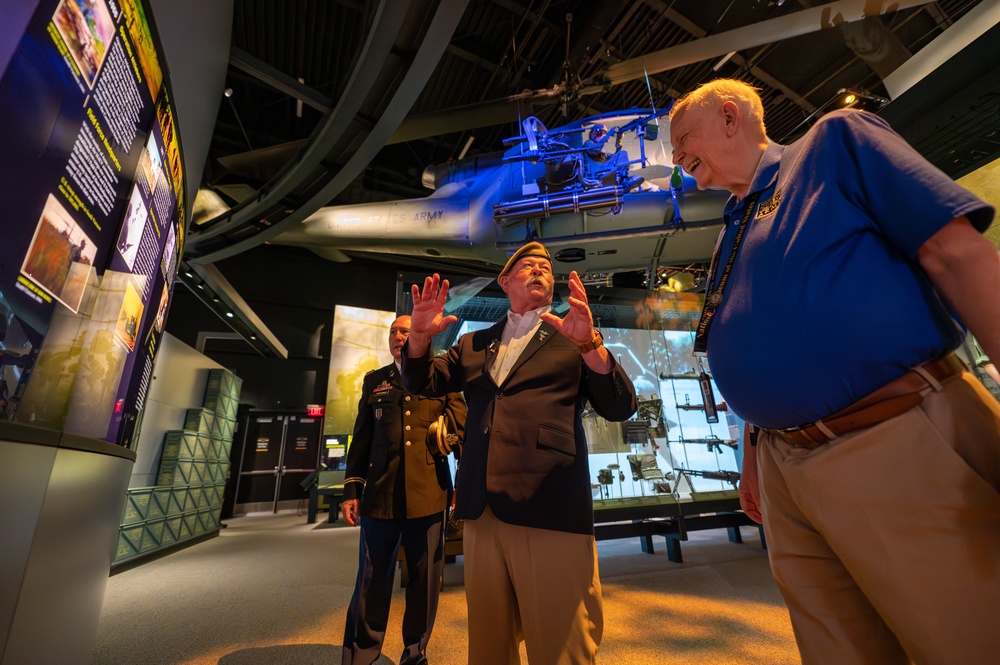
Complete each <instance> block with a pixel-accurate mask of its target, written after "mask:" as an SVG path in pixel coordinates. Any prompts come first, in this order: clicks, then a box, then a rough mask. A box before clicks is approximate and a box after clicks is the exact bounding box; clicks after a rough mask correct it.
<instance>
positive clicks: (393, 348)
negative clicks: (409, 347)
mask: <svg viewBox="0 0 1000 665" xmlns="http://www.w3.org/2000/svg"><path fill="white" fill-rule="evenodd" d="M409 337H410V317H409V315H403V316H398V317H396V320H395V321H393V322H392V324H391V325H390V326H389V353H391V354H392V359H393V360H395V361H396V362H402V358H403V345H404V344H406V340H407V339H409Z"/></svg>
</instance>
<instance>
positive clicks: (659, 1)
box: [192, 0, 996, 254]
mask: <svg viewBox="0 0 1000 665" xmlns="http://www.w3.org/2000/svg"><path fill="white" fill-rule="evenodd" d="M988 1H989V0H987V2H988ZM980 2H981V0H940V1H938V2H930V3H926V4H919V5H918V6H912V7H911V8H909V9H904V10H901V11H897V12H890V13H887V14H884V15H882V16H873V17H870V18H867V19H865V20H864V21H859V22H855V23H850V24H846V25H842V26H841V27H839V28H832V29H826V30H816V31H811V32H809V33H808V34H803V35H800V36H794V37H789V38H782V36H783V35H782V32H783V29H782V28H781V26H780V25H777V24H776V23H775V21H773V19H778V18H779V17H783V16H787V15H789V14H793V13H796V12H802V11H803V10H804V9H807V8H809V7H814V6H820V5H823V4H824V2H822V1H821V0H787V1H785V0H686V1H682V0H675V1H673V2H666V1H663V0H631V1H624V0H609V1H604V2H594V1H592V0H561V1H560V0H461V1H459V2H455V3H452V5H451V7H449V6H446V5H447V3H445V2H429V1H428V2H423V3H420V2H412V3H408V2H395V3H394V2H384V3H379V2H374V1H371V0H369V1H361V0H358V1H354V0H296V1H286V2H273V1H272V0H235V6H234V17H233V44H232V54H233V55H232V61H231V62H232V64H231V66H230V74H229V77H228V85H229V87H230V88H231V90H232V94H231V96H230V97H229V98H228V99H227V100H226V101H225V102H224V103H223V105H222V107H221V109H220V112H219V116H218V122H217V125H216V129H215V134H214V139H213V142H212V146H211V152H210V160H209V164H208V166H207V168H206V177H205V180H206V182H205V183H204V186H206V187H209V188H212V189H214V190H215V191H216V192H218V193H220V194H222V195H223V197H224V198H226V199H227V201H228V202H230V203H238V202H240V201H241V200H244V199H246V198H248V197H249V196H251V195H252V196H258V194H257V192H259V191H260V190H261V189H262V188H266V187H267V186H268V184H269V182H270V183H271V184H273V183H274V182H275V180H274V179H275V177H276V176H277V177H279V178H280V177H281V169H283V168H284V169H285V171H286V172H287V170H288V168H289V166H290V164H292V163H294V162H295V160H296V159H300V158H301V156H302V151H303V150H304V149H305V147H307V146H308V144H310V143H313V142H315V141H316V140H317V138H318V134H319V133H320V132H321V131H323V123H324V120H325V119H329V117H330V116H331V114H332V113H331V109H333V108H334V107H337V106H338V104H339V103H340V102H341V101H342V96H343V95H345V93H347V94H349V93H351V92H352V87H351V86H352V81H351V77H352V75H354V74H355V69H356V67H358V63H359V60H360V59H361V58H362V57H363V56H362V55H360V53H361V52H362V49H364V48H365V46H366V38H368V36H369V35H370V34H371V32H372V31H373V29H374V28H373V26H375V25H376V24H377V23H378V22H379V21H380V20H384V17H382V16H380V15H379V12H380V10H381V11H382V12H383V13H391V12H408V13H407V14H405V16H404V18H403V21H404V22H405V23H406V24H408V25H410V26H412V27H407V28H404V29H402V30H400V31H399V33H398V35H397V39H396V41H395V42H394V43H393V44H392V48H391V50H390V54H389V55H388V56H387V61H389V62H390V64H389V65H388V66H386V67H384V68H383V69H381V70H379V71H377V72H376V71H375V70H373V69H371V68H369V70H367V71H365V70H361V73H362V75H364V74H365V73H367V74H368V75H371V76H375V77H381V78H382V79H388V78H391V77H393V76H395V77H397V78H398V77H401V76H402V75H403V74H404V72H405V69H406V67H407V66H408V65H409V63H410V62H411V61H412V59H413V56H414V54H415V53H416V49H417V48H418V47H419V45H420V41H421V40H422V39H426V38H427V37H428V35H430V37H431V38H433V39H437V40H440V39H441V37H442V31H439V32H437V33H432V32H431V31H430V30H429V29H428V28H427V26H426V25H421V21H423V22H424V23H429V22H430V18H431V16H432V15H433V14H434V13H435V12H447V11H453V8H455V7H457V8H458V9H464V12H463V13H462V15H461V17H460V20H458V22H457V27H456V28H455V29H454V31H453V34H451V35H450V37H449V38H448V41H447V45H446V46H445V47H444V49H443V52H442V53H441V55H440V58H439V60H435V61H433V62H431V63H430V65H428V66H426V67H427V69H428V71H427V73H426V74H425V79H426V84H425V85H423V86H422V88H421V89H420V90H419V92H418V94H416V95H415V96H414V95H410V96H409V97H401V96H397V97H394V98H390V96H389V94H390V93H391V92H393V90H394V88H393V87H392V85H391V84H385V83H380V84H379V85H380V86H382V87H381V89H380V90H379V94H381V95H382V97H380V98H375V100H376V101H375V102H373V103H372V102H368V103H367V107H366V108H361V109H360V111H359V113H358V114H357V115H356V117H355V119H354V122H355V123H359V124H360V125H362V129H361V130H360V131H361V132H363V131H364V130H366V129H370V128H371V127H372V126H374V125H375V123H376V122H377V121H378V120H379V117H380V115H381V114H383V113H385V112H386V111H387V110H392V109H393V108H394V106H398V105H400V104H405V103H410V104H412V106H411V108H409V109H408V110H404V111H403V113H402V115H403V116H404V117H406V119H407V120H406V122H404V123H403V125H402V126H401V127H400V131H398V132H396V134H395V136H394V138H393V139H392V140H391V141H390V144H389V145H384V146H376V149H375V151H373V152H372V154H371V157H370V158H369V159H366V160H365V162H366V163H365V164H364V166H363V168H361V169H360V171H359V172H358V174H357V175H356V176H354V177H351V178H350V179H349V180H347V181H346V182H344V183H343V184H342V185H340V186H339V187H336V188H333V190H334V191H335V194H334V195H333V196H331V197H330V198H329V200H326V201H323V203H324V204H335V203H358V202H367V201H377V200H385V199H392V198H412V197H418V196H425V195H427V194H428V193H429V190H427V189H424V188H423V187H422V186H421V173H422V172H423V170H424V169H425V168H426V167H428V166H430V165H436V164H440V163H443V162H446V161H448V160H453V159H456V158H458V157H459V156H460V155H461V154H462V153H463V150H465V154H466V155H468V156H474V155H477V154H483V153H488V152H493V151H497V150H500V149H502V144H501V141H502V140H503V139H504V138H505V137H509V136H513V135H516V134H518V133H519V132H518V129H517V127H518V125H517V120H518V118H519V117H524V116H526V115H535V116H537V117H539V118H540V119H541V120H542V122H543V123H544V124H545V125H546V126H548V127H553V126H557V125H560V124H563V123H564V122H568V121H572V120H576V119H579V118H581V117H585V116H588V115H594V114H596V113H601V112H605V111H613V110H620V109H625V108H630V107H634V106H639V107H647V108H648V107H650V106H653V107H655V108H663V107H664V106H665V105H667V104H669V103H670V100H671V99H672V98H674V97H675V96H677V95H679V94H682V93H684V92H687V91H689V90H691V89H693V88H695V87H696V86H697V85H699V84H700V83H702V82H704V81H707V80H710V79H712V78H715V77H718V76H727V77H737V78H741V79H744V80H747V81H750V82H751V83H753V84H754V85H756V86H757V87H759V88H760V89H761V94H762V97H763V99H764V104H765V110H766V122H767V126H768V130H769V135H770V136H771V138H772V139H774V140H777V141H779V142H787V141H789V140H791V139H794V138H795V137H797V136H798V135H800V134H801V133H802V132H804V131H805V130H806V129H807V128H808V127H809V126H810V124H811V123H812V122H813V121H814V120H815V119H816V118H818V117H819V116H820V115H822V114H823V113H824V112H825V111H827V110H830V109H831V108H834V107H835V106H836V101H835V100H836V99H837V96H838V91H841V90H843V89H850V90H854V91H858V92H863V93H870V94H871V95H873V96H875V97H880V98H887V97H888V96H889V93H888V92H887V90H886V89H885V88H884V86H883V84H882V79H883V78H884V77H885V76H886V75H888V74H889V73H891V72H892V71H893V70H894V69H895V68H896V67H898V66H899V64H901V63H902V62H905V61H906V60H907V59H908V58H909V57H910V56H911V55H912V54H913V53H915V52H917V51H918V50H920V49H921V48H922V47H924V46H925V45H927V44H928V43H929V42H930V41H932V40H933V39H934V38H935V37H937V36H939V35H940V34H941V33H942V32H943V31H945V30H947V29H948V28H949V27H950V26H951V25H952V24H954V22H955V21H957V20H959V19H960V18H962V17H963V16H964V15H965V14H966V13H968V12H969V11H970V10H972V9H974V8H975V7H976V6H977V5H978V4H980ZM834 4H840V3H834ZM856 4H861V3H856ZM866 4H867V6H869V7H875V8H879V7H880V6H882V5H883V4H885V5H888V4H889V3H881V2H878V1H872V0H869V1H868V2H867V3H866ZM893 4H894V5H899V4H906V3H893ZM910 4H917V3H910ZM829 21H830V22H831V23H836V18H835V17H833V18H830V19H829ZM764 22H767V23H764ZM754 26H758V27H759V30H760V32H761V33H762V34H764V35H766V39H760V38H755V39H753V40H752V41H753V42H760V43H762V45H761V46H755V47H752V48H747V49H746V50H743V51H738V52H735V53H733V54H732V55H731V56H729V57H728V59H725V61H724V62H722V61H723V60H724V56H725V55H726V49H727V48H728V46H726V38H723V39H722V44H721V46H720V45H718V44H715V45H709V44H708V42H707V41H706V38H707V37H711V36H714V35H719V34H720V33H729V34H731V35H733V36H734V37H736V36H737V35H739V34H741V33H746V32H748V31H750V32H751V33H752V32H753V30H754ZM730 31H737V32H730ZM758 37H759V36H758ZM770 40H773V41H770ZM693 42H700V43H702V44H705V48H704V49H701V50H700V51H699V52H698V53H696V55H695V56H694V57H700V56H703V55H705V54H709V55H711V57H708V58H706V59H702V60H698V61H695V62H692V63H691V64H685V65H683V66H679V67H674V68H671V69H668V70H666V71H662V72H658V73H654V74H650V75H648V76H642V75H640V76H638V77H637V78H632V79H631V80H627V81H624V82H621V83H618V84H614V82H613V80H614V78H615V77H614V73H615V72H614V66H615V65H616V64H617V63H622V62H635V61H636V59H637V58H639V57H641V56H644V55H647V54H651V53H655V52H657V51H660V50H662V49H667V48H670V47H676V46H678V45H681V44H688V43H693ZM688 45H692V44H688ZM713 50H714V51H716V52H718V53H719V54H721V55H715V54H714V53H713ZM393 60H395V61H397V63H396V64H395V65H393V64H392V61H393ZM414 67H416V65H414ZM994 71H995V68H994ZM609 78H610V79H612V82H608V79H609ZM355 83H356V81H355ZM288 86H294V88H292V87H288ZM560 91H561V92H560ZM529 93H530V94H529ZM414 97H415V99H414ZM515 97H521V99H514V98H515ZM303 100H304V101H303ZM380 104H381V105H382V107H380ZM470 105H478V106H473V107H472V113H466V114H464V115H463V113H462V111H464V110H465V109H466V107H470ZM456 109H457V110H458V111H456ZM993 112H994V115H995V113H996V108H995V105H994V108H993ZM366 114H367V115H366ZM469 115H472V116H474V117H475V120H474V121H472V122H467V118H468V116H469ZM366 123H367V125H368V127H363V125H364V124H366ZM470 124H471V125H479V126H476V127H473V128H468V129H463V130H459V131H455V128H456V127H462V126H463V125H470ZM981 130H982V127H981V126H978V127H977V128H976V131H981ZM964 131H972V129H971V128H967V129H966V130H964ZM413 136H417V137H418V138H411V139H410V140H402V141H401V140H400V139H406V138H408V137H413ZM382 143H384V142H382ZM338 148H340V149H347V150H350V149H351V146H350V145H348V144H347V143H346V142H344V141H341V145H339V146H338ZM326 161H327V162H328V163H327V164H326V165H325V166H326V167H327V168H328V170H330V171H334V170H336V169H337V168H338V167H341V168H342V167H343V166H344V164H343V163H341V164H338V163H329V162H330V161H331V160H330V159H329V158H327V160H326ZM332 161H334V162H336V159H334V160H332ZM347 175H351V176H353V173H349V174H347ZM310 177H312V176H310ZM308 194H309V192H307V191H305V190H299V191H295V192H292V193H291V195H290V196H289V197H287V198H286V200H285V201H284V202H283V204H282V205H283V206H284V207H285V209H288V208H291V207H294V206H295V205H296V204H297V203H299V204H302V205H308V203H309V202H310V196H309V195H308ZM314 205H315V204H314ZM262 216H263V215H262ZM275 217H276V216H275V215H274V214H273V211H271V214H270V215H269V216H268V223H269V224H273V223H275ZM196 221H204V220H196ZM248 223H250V224H252V222H248ZM193 231H194V233H193V234H192V241H193V245H192V248H193V250H194V253H195V254H198V253H206V252H210V251H212V250H213V249H217V248H218V247H220V246H223V245H225V244H227V243H229V242H231V241H233V240H234V239H235V238H238V237H246V236H249V235H252V234H253V231H245V232H243V233H231V234H227V237H225V238H222V239H219V240H218V241H217V242H216V243H214V244H213V245H211V246H209V245H205V244H201V245H200V246H199V243H200V239H199V231H200V229H199V228H198V227H195V228H194V229H193Z"/></svg>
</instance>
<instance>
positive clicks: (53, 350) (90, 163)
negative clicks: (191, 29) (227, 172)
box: [0, 0, 185, 446]
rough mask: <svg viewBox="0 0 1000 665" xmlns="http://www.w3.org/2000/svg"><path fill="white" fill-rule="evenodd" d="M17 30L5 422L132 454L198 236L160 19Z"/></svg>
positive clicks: (0, 318)
mask: <svg viewBox="0 0 1000 665" xmlns="http://www.w3.org/2000/svg"><path fill="white" fill-rule="evenodd" d="M5 20H6V21H7V22H8V24H7V26H5V28H4V31H3V35H2V36H3V39H4V40H6V42H7V43H6V44H5V45H4V47H3V48H2V49H0V119H2V120H0V150H2V154H3V159H2V160H0V182H2V183H3V185H2V188H0V210H2V211H3V214H2V216H0V238H2V242H0V420H11V421H16V422H21V423H26V424H31V425H37V426H41V427H45V428H50V429H55V430H60V431H63V432H67V433H71V434H77V435H81V436H86V437H90V438H94V439H101V440H105V441H110V442H113V443H118V444H121V445H123V446H130V445H131V443H132V441H134V440H135V437H136V434H137V424H138V422H139V421H140V419H141V413H142V406H143V403H144V401H145V396H146V390H147V388H148V386H149V381H150V379H151V377H152V368H153V361H154V359H155V356H156V351H157V347H158V343H159V340H160V338H161V336H162V334H163V326H164V323H165V319H166V315H167V311H168V309H169V305H170V302H171V295H172V293H173V286H174V277H175V274H176V271H177V265H178V262H179V257H180V254H181V251H182V248H183V240H184V228H185V218H184V217H185V216H184V209H183V204H182V203H181V204H179V203H178V202H183V201H184V174H183V171H182V161H181V145H180V140H179V132H178V128H177V121H176V118H175V117H174V112H173V109H172V106H171V101H170V86H169V80H168V78H169V77H168V76H167V72H166V68H165V66H164V62H163V59H162V56H161V50H160V48H159V44H158V38H157V32H156V27H155V23H154V20H153V17H152V15H151V14H150V11H149V7H148V5H146V4H144V3H143V0H41V1H39V2H37V3H36V4H35V7H34V9H33V10H31V9H24V8H20V9H19V10H17V11H16V12H13V13H12V14H11V15H10V16H6V17H5ZM11 31H13V34H10V33H11Z"/></svg>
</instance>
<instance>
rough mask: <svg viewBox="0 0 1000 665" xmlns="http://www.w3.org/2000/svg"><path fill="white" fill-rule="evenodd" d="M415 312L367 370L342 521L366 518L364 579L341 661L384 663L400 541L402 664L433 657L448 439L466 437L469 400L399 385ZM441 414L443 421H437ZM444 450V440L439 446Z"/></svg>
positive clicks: (400, 322)
mask: <svg viewBox="0 0 1000 665" xmlns="http://www.w3.org/2000/svg"><path fill="white" fill-rule="evenodd" d="M409 333H410V317H409V316H400V317H399V318H397V319H396V320H395V321H393V322H392V326H391V328H390V330H389V350H390V352H391V353H392V357H393V361H394V362H393V363H392V364H390V365H386V366H385V367H382V368H380V369H377V370H373V371H371V372H369V373H368V374H367V375H366V376H365V380H364V388H363V389H362V393H361V402H360V404H359V406H358V418H357V421H355V423H354V436H353V438H352V440H351V445H350V448H349V449H348V451H347V471H346V474H345V475H346V479H345V481H344V500H343V501H342V502H341V504H340V509H341V512H342V513H343V515H344V520H345V521H346V522H347V523H348V524H350V525H351V526H355V525H357V524H358V523H359V521H360V524H361V544H360V551H359V556H358V577H357V582H356V584H355V587H354V596H353V597H352V598H351V604H350V606H349V607H348V610H347V623H346V626H345V628H344V654H343V663H344V665H369V664H370V663H372V662H374V661H376V660H378V658H379V655H380V654H381V652H382V642H383V640H384V639H385V630H386V624H387V622H388V618H389V601H390V599H391V597H392V581H393V576H394V572H395V571H394V565H395V562H396V556H397V552H398V550H399V546H400V543H402V545H403V549H404V552H405V556H406V565H407V570H408V571H409V579H408V581H407V585H406V609H405V611H404V613H403V644H404V649H403V655H402V656H401V657H400V660H399V662H400V665H403V664H404V663H406V664H407V665H419V664H421V663H426V662H427V656H426V650H427V642H428V640H429V639H430V635H431V629H432V628H433V626H434V616H435V613H436V611H437V604H438V593H439V592H440V588H441V575H442V573H443V570H444V523H445V510H446V508H447V506H448V501H449V495H450V490H451V487H452V485H451V471H450V468H449V467H448V460H447V457H446V456H444V455H442V454H441V452H443V450H447V444H445V443H444V438H443V437H441V436H439V435H440V434H443V433H444V432H445V431H446V432H447V433H448V434H450V435H451V443H452V444H454V442H455V441H456V438H455V437H457V440H459V441H460V440H461V438H462V433H463V428H464V426H465V414H466V406H465V401H464V400H463V399H462V396H461V395H460V394H459V393H452V394H448V395H446V396H445V397H438V398H433V397H421V396H419V395H412V394H410V393H409V392H407V391H406V390H405V389H404V388H403V384H402V381H401V380H400V373H399V362H400V353H401V349H402V348H403V344H404V343H405V342H406V340H407V338H408V336H409ZM442 416H443V419H441V417H442ZM442 446H445V447H444V448H442Z"/></svg>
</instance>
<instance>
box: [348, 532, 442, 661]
mask: <svg viewBox="0 0 1000 665" xmlns="http://www.w3.org/2000/svg"><path fill="white" fill-rule="evenodd" d="M400 544H402V545H403V550H404V554H405V556H406V567H407V571H408V574H409V579H408V581H407V584H406V608H405V609H404V611H403V645H404V647H403V655H402V656H401V657H400V659H399V663H400V665H403V664H404V663H405V664H406V665H420V664H422V663H426V662H427V657H426V655H425V653H426V651H427V642H428V640H429V639H430V636H431V629H432V628H433V627H434V616H435V615H436V614H437V606H438V595H439V594H440V591H441V576H442V574H443V573H444V513H443V512H441V513H437V514H434V515H429V516H427V517H418V518H414V519H392V520H382V519H375V518H372V517H362V518H361V546H360V548H359V549H360V551H359V556H358V578H357V582H356V583H355V585H354V596H353V597H352V598H351V604H350V606H349V607H348V608H347V625H346V626H345V627H344V656H343V664H344V665H370V663H373V662H375V661H376V660H378V657H379V655H380V654H381V653H382V642H383V640H384V639H385V629H386V624H387V623H388V620H389V602H390V601H391V600H392V581H393V578H394V576H395V564H396V556H397V554H398V552H399V546H400Z"/></svg>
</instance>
